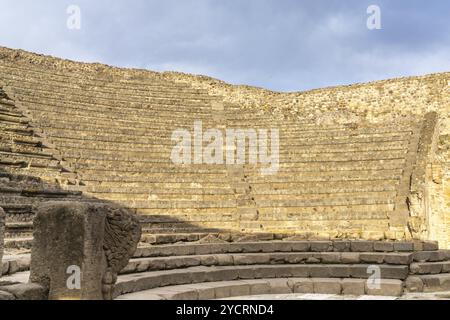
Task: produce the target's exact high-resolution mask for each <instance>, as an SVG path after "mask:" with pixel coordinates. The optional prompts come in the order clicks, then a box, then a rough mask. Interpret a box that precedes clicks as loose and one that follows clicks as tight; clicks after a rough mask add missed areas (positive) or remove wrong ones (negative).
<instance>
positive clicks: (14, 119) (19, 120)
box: [0, 114, 29, 125]
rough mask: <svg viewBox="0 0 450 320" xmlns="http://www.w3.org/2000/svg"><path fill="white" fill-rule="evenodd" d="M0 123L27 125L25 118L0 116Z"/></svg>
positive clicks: (27, 121)
mask: <svg viewBox="0 0 450 320" xmlns="http://www.w3.org/2000/svg"><path fill="white" fill-rule="evenodd" d="M0 122H6V123H13V124H24V125H26V124H28V123H29V120H28V119H27V118H25V117H16V116H8V115H2V114H0Z"/></svg>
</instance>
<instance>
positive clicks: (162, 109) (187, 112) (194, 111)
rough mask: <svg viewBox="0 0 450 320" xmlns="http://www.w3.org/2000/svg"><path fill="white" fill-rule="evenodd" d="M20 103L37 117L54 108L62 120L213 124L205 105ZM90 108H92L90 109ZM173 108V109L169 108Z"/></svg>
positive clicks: (47, 114)
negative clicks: (134, 106) (117, 106)
mask: <svg viewBox="0 0 450 320" xmlns="http://www.w3.org/2000/svg"><path fill="white" fill-rule="evenodd" d="M22 105H23V106H25V107H26V108H27V111H28V114H29V115H31V116H33V117H37V116H41V117H46V116H52V114H54V112H55V109H57V111H58V113H57V114H58V115H60V117H59V119H56V117H54V119H55V120H59V121H61V122H64V120H65V119H67V117H70V115H74V116H78V117H84V118H92V119H98V120H101V119H114V120H120V119H128V120H134V121H136V122H137V123H141V122H143V121H144V120H147V121H148V122H150V124H151V123H152V122H153V121H154V120H155V118H156V119H158V122H164V121H170V120H171V121H175V120H176V121H177V123H186V124H191V125H192V126H193V123H194V121H200V120H201V121H202V123H204V124H208V125H209V126H213V125H214V123H213V122H212V121H210V118H211V112H209V109H208V108H207V107H205V108H204V109H198V108H188V107H184V106H177V108H176V109H175V108H170V107H168V106H165V105H158V108H157V107H156V106H155V105H152V108H143V109H129V110H128V112H127V110H126V109H124V108H121V109H117V110H116V109H114V108H111V107H102V106H97V108H93V107H88V106H83V107H80V106H79V105H77V107H74V106H72V105H68V106H66V105H63V106H58V105H51V104H49V103H45V104H44V105H42V106H41V105H40V104H38V103H35V102H25V101H22ZM91 109H92V110H91ZM171 109H173V110H171ZM152 119H153V121H151V120H152Z"/></svg>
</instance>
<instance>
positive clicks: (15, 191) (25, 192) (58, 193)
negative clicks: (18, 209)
mask: <svg viewBox="0 0 450 320" xmlns="http://www.w3.org/2000/svg"><path fill="white" fill-rule="evenodd" d="M5 194H8V195H14V196H22V197H48V198H52V197H58V198H59V197H79V196H81V195H82V192H80V191H78V192H77V191H65V190H61V189H59V188H54V189H47V188H45V187H40V188H26V189H22V188H6V187H2V186H1V185H0V195H5Z"/></svg>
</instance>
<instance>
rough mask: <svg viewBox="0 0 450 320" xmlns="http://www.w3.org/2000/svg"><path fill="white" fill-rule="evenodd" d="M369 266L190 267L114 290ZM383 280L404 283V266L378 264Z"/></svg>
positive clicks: (335, 274) (135, 279)
mask: <svg viewBox="0 0 450 320" xmlns="http://www.w3.org/2000/svg"><path fill="white" fill-rule="evenodd" d="M370 267H371V265H365V264H356V265H351V264H350V265H342V264H341V265H333V264H330V265H301V264H300V265H298V264H292V265H252V266H216V267H190V268H184V269H177V270H164V271H153V272H143V273H138V274H130V275H122V276H120V277H119V278H118V281H117V284H116V287H115V296H116V297H117V296H119V295H123V294H126V293H132V292H137V291H142V290H148V289H154V288H158V287H165V286H171V285H184V284H192V283H205V282H217V281H233V280H239V279H240V280H251V279H264V278H291V277H292V278H298V277H301V278H356V279H367V278H369V277H370V276H371V273H370V272H369V271H368V270H370ZM379 267H380V271H381V277H382V278H383V279H392V280H405V279H406V278H407V277H408V267H407V266H392V265H380V266H379Z"/></svg>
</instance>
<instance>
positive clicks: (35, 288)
mask: <svg viewBox="0 0 450 320" xmlns="http://www.w3.org/2000/svg"><path fill="white" fill-rule="evenodd" d="M1 291H3V292H8V293H10V294H11V295H13V296H14V300H45V299H46V298H47V289H46V288H44V287H43V286H41V285H39V284H36V283H27V284H24V283H21V284H14V285H9V286H4V287H0V292H1Z"/></svg>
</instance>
